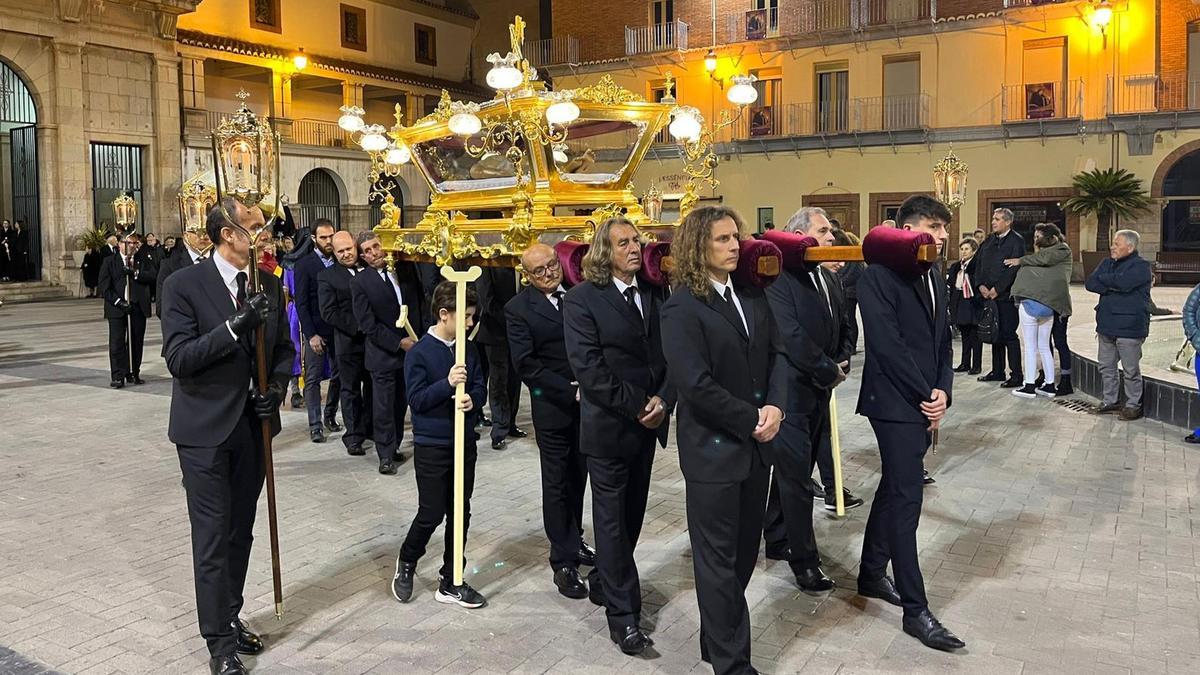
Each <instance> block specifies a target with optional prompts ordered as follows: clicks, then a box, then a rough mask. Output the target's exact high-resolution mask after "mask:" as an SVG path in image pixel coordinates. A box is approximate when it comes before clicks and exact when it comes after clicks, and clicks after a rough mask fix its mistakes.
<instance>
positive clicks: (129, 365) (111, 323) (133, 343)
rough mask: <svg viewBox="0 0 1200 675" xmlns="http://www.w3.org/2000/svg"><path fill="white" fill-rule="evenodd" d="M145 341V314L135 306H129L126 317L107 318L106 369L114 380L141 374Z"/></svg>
mask: <svg viewBox="0 0 1200 675" xmlns="http://www.w3.org/2000/svg"><path fill="white" fill-rule="evenodd" d="M145 342H146V316H145V315H144V314H142V310H140V309H138V308H137V307H132V308H130V310H129V316H128V317H121V318H119V319H109V320H108V369H109V371H110V372H111V374H112V380H113V381H114V382H115V381H117V380H124V379H125V377H126V376H127V375H139V374H141V372H142V347H143V345H144V344H145ZM131 351H132V359H131V354H130V352H131Z"/></svg>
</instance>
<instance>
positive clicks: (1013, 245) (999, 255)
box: [972, 209, 1025, 389]
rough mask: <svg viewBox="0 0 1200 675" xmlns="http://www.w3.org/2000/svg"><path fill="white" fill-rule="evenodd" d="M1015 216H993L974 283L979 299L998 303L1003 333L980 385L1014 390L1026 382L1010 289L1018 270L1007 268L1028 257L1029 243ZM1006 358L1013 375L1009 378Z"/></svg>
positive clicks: (977, 256)
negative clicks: (1015, 227) (1016, 225)
mask: <svg viewBox="0 0 1200 675" xmlns="http://www.w3.org/2000/svg"><path fill="white" fill-rule="evenodd" d="M1012 225H1013V212H1012V211H1010V210H1008V209H996V210H995V211H993V212H992V234H991V235H989V236H988V238H987V239H984V240H983V244H982V245H981V246H980V247H979V252H978V253H976V254H975V264H974V269H975V278H974V279H972V281H973V282H974V283H975V284H976V285H977V287H978V289H979V297H980V298H982V299H984V300H994V301H996V314H997V316H996V323H997V328H998V329H999V332H1000V337H999V341H997V342H995V343H993V344H992V370H991V372H989V373H988V374H986V375H984V376H982V377H980V378H979V381H980V382H1001V383H1003V384H1001V385H1000V386H1002V387H1005V388H1008V389H1012V388H1015V387H1019V386H1021V384H1022V383H1023V382H1024V381H1025V380H1024V375H1023V374H1022V372H1021V341H1020V339H1018V338H1017V325H1018V323H1019V322H1020V319H1019V317H1018V316H1017V305H1016V302H1015V301H1014V300H1013V298H1012V296H1011V295H1009V289H1011V288H1012V285H1013V282H1014V281H1016V279H1017V270H1018V268H1017V267H1008V266H1007V265H1005V264H1004V261H1005V259H1007V258H1020V257H1021V256H1023V255H1025V240H1024V239H1022V238H1021V235H1019V234H1017V233H1016V232H1013V229H1012ZM1005 356H1007V357H1008V368H1009V370H1011V371H1012V374H1011V375H1010V376H1009V377H1007V378H1005V375H1004V367H1005Z"/></svg>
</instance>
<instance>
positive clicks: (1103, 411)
mask: <svg viewBox="0 0 1200 675" xmlns="http://www.w3.org/2000/svg"><path fill="white" fill-rule="evenodd" d="M1121 408H1122V406H1121V404H1120V403H1109V404H1108V405H1102V406H1100V407H1099V408H1096V409H1095V410H1093V411H1092V414H1093V415H1115V414H1117V413H1119V412H1121Z"/></svg>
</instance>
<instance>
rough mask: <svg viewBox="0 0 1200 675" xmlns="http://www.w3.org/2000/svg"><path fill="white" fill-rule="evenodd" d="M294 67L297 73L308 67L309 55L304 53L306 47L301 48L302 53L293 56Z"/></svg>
mask: <svg viewBox="0 0 1200 675" xmlns="http://www.w3.org/2000/svg"><path fill="white" fill-rule="evenodd" d="M292 66H294V67H295V68H296V70H297V71H301V70H304V69H305V68H307V67H308V55H307V54H305V53H304V47H301V48H300V51H298V52H296V53H295V54H294V55H293V56H292Z"/></svg>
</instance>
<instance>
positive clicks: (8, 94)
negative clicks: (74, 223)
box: [0, 61, 42, 281]
mask: <svg viewBox="0 0 1200 675" xmlns="http://www.w3.org/2000/svg"><path fill="white" fill-rule="evenodd" d="M37 135H38V134H37V106H36V105H35V104H34V100H33V96H32V95H30V93H29V87H28V86H27V85H26V84H25V81H24V80H22V79H21V76H20V75H19V74H17V71H15V70H13V69H12V68H10V67H9V66H8V64H6V63H4V62H3V61H0V137H3V138H4V142H2V143H0V148H3V147H4V146H6V145H7V146H8V147H7V148H6V151H7V154H8V157H6V158H4V161H5V162H6V163H8V164H9V166H10V167H11V178H12V181H11V182H0V219H3V220H12V221H14V222H15V221H20V222H21V227H22V229H23V230H24V231H25V232H27V233H28V235H27V238H26V240H25V241H24V242H23V243H22V246H21V247H20V249H19V250H18V251H16V252H13V253H11V255H12V256H13V258H14V259H13V260H12V262H11V263H10V265H11V267H10V269H9V270H8V276H10V277H11V278H13V279H15V280H18V281H25V280H29V279H40V278H41V272H42V235H41V230H42V228H41V209H40V204H41V200H40V199H39V198H38V166H39V165H38V154H37V151H38V147H37Z"/></svg>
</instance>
